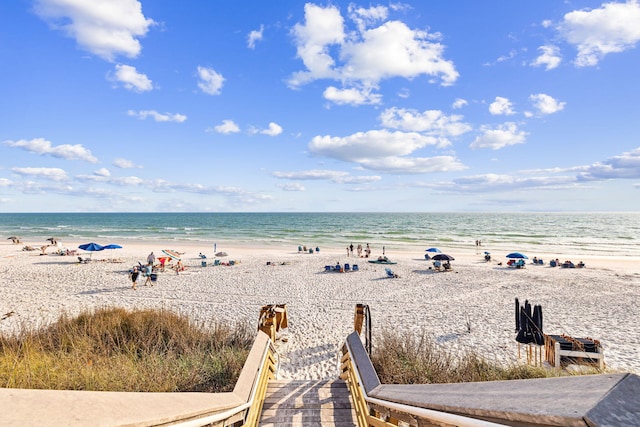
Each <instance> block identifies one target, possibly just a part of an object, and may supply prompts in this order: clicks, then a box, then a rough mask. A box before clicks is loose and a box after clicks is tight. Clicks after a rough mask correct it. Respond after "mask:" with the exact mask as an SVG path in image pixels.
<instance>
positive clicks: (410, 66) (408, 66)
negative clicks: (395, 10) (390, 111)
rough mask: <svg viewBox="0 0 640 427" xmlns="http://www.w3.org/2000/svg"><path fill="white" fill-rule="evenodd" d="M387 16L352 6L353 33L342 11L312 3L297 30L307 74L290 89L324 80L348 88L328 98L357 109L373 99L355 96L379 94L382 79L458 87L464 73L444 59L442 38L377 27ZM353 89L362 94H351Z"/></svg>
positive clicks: (296, 77) (398, 26) (395, 26)
mask: <svg viewBox="0 0 640 427" xmlns="http://www.w3.org/2000/svg"><path fill="white" fill-rule="evenodd" d="M387 12H388V11H387V9H386V8H384V7H372V8H368V9H364V8H355V7H354V6H350V7H349V18H351V20H353V21H354V23H355V26H356V28H355V29H353V30H351V29H349V28H346V24H345V19H344V18H343V16H342V15H341V13H340V11H339V9H338V8H337V7H335V6H327V7H321V6H318V5H315V4H312V3H307V4H306V5H305V20H304V23H298V24H296V25H295V26H294V28H293V30H292V36H293V38H294V41H295V43H296V48H297V55H298V57H299V58H300V59H301V60H302V62H303V63H304V65H305V68H306V69H305V70H303V71H298V72H296V73H294V74H293V75H292V76H291V78H290V79H289V85H290V86H291V87H294V88H295V87H299V86H301V85H304V84H306V83H309V82H311V81H315V80H319V79H332V80H336V81H340V82H341V83H342V84H343V86H344V87H343V88H342V89H335V88H334V89H332V90H330V91H329V92H325V97H327V95H328V97H327V99H329V100H331V101H333V100H336V101H338V102H342V103H351V104H356V102H357V100H358V99H360V100H361V101H362V103H371V101H372V98H371V97H368V96H364V97H361V98H357V97H355V95H358V92H359V93H360V95H362V94H366V93H370V92H371V91H372V90H373V89H377V87H378V83H379V82H380V81H381V80H382V79H389V78H394V77H403V78H407V79H412V78H415V77H418V76H420V75H427V76H429V77H430V78H431V79H432V80H433V82H437V81H439V82H440V83H441V84H442V85H451V84H453V83H454V82H455V81H456V80H457V78H458V72H457V71H456V69H455V67H454V65H453V63H452V62H451V61H448V60H445V59H444V58H443V52H444V46H443V45H442V44H440V43H439V42H438V41H439V40H440V38H441V35H440V34H435V33H429V32H427V31H423V30H414V29H411V28H409V27H408V26H407V25H406V24H404V23H403V22H400V21H385V22H382V23H381V24H380V25H379V26H377V27H376V26H374V25H378V24H379V23H380V22H381V21H383V20H385V19H387ZM353 88H357V91H355V92H353V91H352V92H348V91H347V90H349V89H353ZM366 90H368V91H369V92H366ZM374 99H377V98H374ZM345 100H347V102H345ZM376 102H377V101H376Z"/></svg>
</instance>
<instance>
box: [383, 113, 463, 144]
mask: <svg viewBox="0 0 640 427" xmlns="http://www.w3.org/2000/svg"><path fill="white" fill-rule="evenodd" d="M379 119H380V122H381V123H382V125H383V126H385V127H387V128H392V129H399V130H403V131H412V132H421V133H426V134H428V135H433V136H437V137H439V138H441V143H440V144H439V145H441V146H446V145H449V144H450V143H449V140H448V139H447V138H448V137H455V136H460V135H462V134H464V133H466V132H469V131H470V130H471V126H470V125H468V124H466V123H463V122H461V120H462V116H458V115H452V116H447V115H445V114H444V113H443V112H442V111H439V110H426V111H423V112H422V113H419V112H418V111H416V110H412V109H404V108H396V107H393V108H388V109H386V110H384V111H383V112H382V113H380V117H379Z"/></svg>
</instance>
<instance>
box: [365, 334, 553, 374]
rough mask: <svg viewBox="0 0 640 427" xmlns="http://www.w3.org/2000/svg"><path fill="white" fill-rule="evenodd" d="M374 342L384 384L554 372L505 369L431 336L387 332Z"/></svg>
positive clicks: (518, 367)
mask: <svg viewBox="0 0 640 427" xmlns="http://www.w3.org/2000/svg"><path fill="white" fill-rule="evenodd" d="M375 338H376V339H375V340H374V343H375V345H374V347H373V350H372V355H371V361H372V363H373V366H374V368H375V370H376V372H377V373H378V377H379V378H380V381H381V382H382V383H383V384H436V383H459V382H475V381H499V380H515V379H529V378H548V377H555V376H558V375H559V374H558V373H557V372H556V370H554V369H546V368H544V367H541V366H532V365H525V364H513V365H508V366H504V365H502V364H500V363H498V362H496V361H490V360H489V359H488V358H486V357H483V356H482V355H479V354H477V353H476V352H473V351H471V350H465V351H463V352H462V353H454V352H452V351H451V350H448V349H444V348H442V346H439V345H438V344H437V343H436V342H435V341H434V340H433V339H432V338H431V337H430V336H428V335H427V334H422V335H421V336H416V335H414V334H413V333H409V332H406V333H400V334H398V332H397V331H394V330H389V329H383V330H382V331H381V332H380V333H379V334H377V337H375Z"/></svg>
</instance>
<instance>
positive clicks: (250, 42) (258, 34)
mask: <svg viewBox="0 0 640 427" xmlns="http://www.w3.org/2000/svg"><path fill="white" fill-rule="evenodd" d="M263 32H264V25H260V29H259V30H253V31H251V32H250V33H249V35H248V36H247V47H248V48H249V49H254V48H255V47H256V42H258V41H260V40H262V34H263Z"/></svg>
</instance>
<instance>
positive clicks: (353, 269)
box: [351, 264, 359, 271]
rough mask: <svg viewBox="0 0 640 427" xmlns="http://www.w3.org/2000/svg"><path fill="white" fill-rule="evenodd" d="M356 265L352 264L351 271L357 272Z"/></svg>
mask: <svg viewBox="0 0 640 427" xmlns="http://www.w3.org/2000/svg"><path fill="white" fill-rule="evenodd" d="M358 270H359V268H358V264H353V267H351V271H358Z"/></svg>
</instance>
